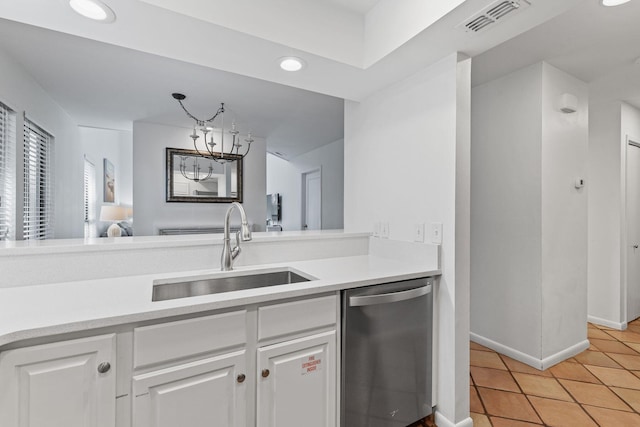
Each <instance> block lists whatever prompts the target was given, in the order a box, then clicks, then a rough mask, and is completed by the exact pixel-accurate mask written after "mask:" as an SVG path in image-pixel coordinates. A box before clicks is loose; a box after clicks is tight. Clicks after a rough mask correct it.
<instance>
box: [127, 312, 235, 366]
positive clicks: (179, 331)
mask: <svg viewBox="0 0 640 427" xmlns="http://www.w3.org/2000/svg"><path fill="white" fill-rule="evenodd" d="M246 331H247V312H246V310H241V311H234V312H231V313H224V314H216V315H213V316H206V317H198V318H196V319H188V320H180V321H177V322H170V323H162V324H160V325H151V326H144V327H141V328H135V329H134V332H133V346H134V347H133V367H134V368H142V367H145V366H150V365H154V364H158V363H162V362H168V361H171V360H177V359H181V358H186V357H190V356H195V355H198V354H202V353H209V352H213V351H216V350H221V349H225V348H231V347H237V346H241V345H244V344H245V343H246V342H247V333H246Z"/></svg>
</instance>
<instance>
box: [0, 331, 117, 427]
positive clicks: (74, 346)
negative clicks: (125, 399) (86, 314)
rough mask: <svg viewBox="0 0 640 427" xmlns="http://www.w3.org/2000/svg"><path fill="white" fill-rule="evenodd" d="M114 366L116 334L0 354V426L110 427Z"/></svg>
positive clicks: (114, 397)
mask: <svg viewBox="0 0 640 427" xmlns="http://www.w3.org/2000/svg"><path fill="white" fill-rule="evenodd" d="M103 362H107V363H109V364H110V367H109V368H107V365H102V367H101V371H103V372H102V373H101V372H98V365H100V364H101V363H103ZM115 362H116V357H115V334H110V335H102V336H98V337H91V338H83V339H78V340H72V341H63V342H58V343H53V344H46V345H39V346H33V347H25V348H20V349H16V350H8V351H5V352H3V353H0V384H1V386H0V426H2V427H114V426H115V401H116V396H115V394H116V391H115V390H116V373H115Z"/></svg>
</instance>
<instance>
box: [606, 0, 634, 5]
mask: <svg viewBox="0 0 640 427" xmlns="http://www.w3.org/2000/svg"><path fill="white" fill-rule="evenodd" d="M629 1H630V0H602V5H603V6H620V5H621V4H625V3H627V2H629Z"/></svg>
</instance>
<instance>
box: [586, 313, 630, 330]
mask: <svg viewBox="0 0 640 427" xmlns="http://www.w3.org/2000/svg"><path fill="white" fill-rule="evenodd" d="M587 321H588V322H589V323H595V324H596V325H600V326H606V327H607V328H611V329H617V330H619V331H624V330H625V329H627V322H614V321H612V320H607V319H601V318H600V317H595V316H587Z"/></svg>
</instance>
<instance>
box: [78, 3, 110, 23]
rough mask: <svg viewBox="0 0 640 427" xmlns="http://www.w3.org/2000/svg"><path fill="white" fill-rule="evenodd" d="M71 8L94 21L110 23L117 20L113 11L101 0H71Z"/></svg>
mask: <svg viewBox="0 0 640 427" xmlns="http://www.w3.org/2000/svg"><path fill="white" fill-rule="evenodd" d="M69 6H71V8H72V9H73V10H74V11H75V12H76V13H78V14H80V15H82V16H84V17H85V18H89V19H93V20H94V21H99V22H105V23H109V22H113V21H115V20H116V14H115V13H113V10H111V8H110V7H109V6H107V5H106V4H104V3H102V2H101V1H99V0H70V1H69Z"/></svg>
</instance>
